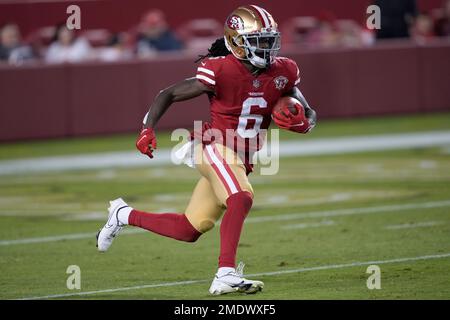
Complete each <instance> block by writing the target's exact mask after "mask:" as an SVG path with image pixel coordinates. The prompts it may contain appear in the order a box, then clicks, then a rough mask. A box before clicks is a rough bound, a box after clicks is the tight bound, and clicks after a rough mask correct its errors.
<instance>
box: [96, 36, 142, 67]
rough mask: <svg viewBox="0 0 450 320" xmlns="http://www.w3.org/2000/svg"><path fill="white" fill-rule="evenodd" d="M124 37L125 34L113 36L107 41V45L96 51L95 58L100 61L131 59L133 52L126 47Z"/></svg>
mask: <svg viewBox="0 0 450 320" xmlns="http://www.w3.org/2000/svg"><path fill="white" fill-rule="evenodd" d="M126 37H127V35H126V34H125V33H116V34H113V35H112V36H111V37H110V39H109V40H108V45H107V46H106V47H102V48H99V49H98V50H97V58H98V59H99V60H102V61H119V60H126V59H131V58H132V57H133V52H132V51H131V50H130V49H129V48H127V46H126V40H125V38H126Z"/></svg>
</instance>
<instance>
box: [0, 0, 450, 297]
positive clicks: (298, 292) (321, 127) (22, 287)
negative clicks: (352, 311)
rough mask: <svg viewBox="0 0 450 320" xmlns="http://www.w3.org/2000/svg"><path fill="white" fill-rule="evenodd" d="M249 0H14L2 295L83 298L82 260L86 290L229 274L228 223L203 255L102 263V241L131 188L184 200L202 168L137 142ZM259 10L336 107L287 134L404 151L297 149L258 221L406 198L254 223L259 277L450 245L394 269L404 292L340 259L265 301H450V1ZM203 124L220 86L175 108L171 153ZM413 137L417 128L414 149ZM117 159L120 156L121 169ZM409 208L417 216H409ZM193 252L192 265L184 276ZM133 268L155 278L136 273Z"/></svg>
mask: <svg viewBox="0 0 450 320" xmlns="http://www.w3.org/2000/svg"><path fill="white" fill-rule="evenodd" d="M374 3H375V4H377V5H379V6H380V7H381V13H382V17H381V23H382V25H381V27H382V29H381V30H379V31H376V30H368V29H367V28H366V19H367V17H368V14H367V13H366V9H367V7H368V6H369V5H371V4H374ZM69 4H76V5H78V6H79V7H80V9H81V29H80V30H76V31H75V32H72V31H68V30H66V29H65V28H64V26H62V25H63V24H64V23H65V21H66V19H67V17H68V16H69V14H67V13H66V8H67V7H68V5H69ZM242 4H247V3H244V2H243V1H236V0H231V1H220V2H211V1H206V0H197V1H182V2H179V1H176V2H174V1H163V0H153V1H146V0H133V1H125V0H104V1H94V0H92V1H90V0H86V1H58V0H54V1H39V0H36V1H34V0H33V1H26V0H0V28H1V29H0V143H1V144H0V175H1V179H0V221H2V222H1V224H0V252H1V255H0V271H2V272H0V274H1V275H0V298H23V297H34V296H38V297H39V296H47V295H52V294H63V295H64V294H69V297H73V296H71V291H70V290H68V289H67V288H66V287H65V279H66V276H67V275H66V274H65V268H66V267H67V265H69V264H79V265H80V266H81V267H82V270H84V273H83V279H84V280H83V283H84V285H83V288H82V289H83V291H88V290H93V291H95V290H102V289H108V288H117V287H122V288H126V287H130V286H131V287H132V286H139V285H142V284H144V285H145V284H148V283H150V284H154V283H156V284H158V283H159V284H160V283H170V282H171V281H183V280H191V279H204V278H205V276H204V274H205V268H207V270H208V272H209V273H210V274H211V275H212V274H213V272H214V267H215V261H216V252H215V251H212V250H211V248H213V247H214V248H216V247H217V241H218V239H217V231H218V228H215V230H214V231H213V232H211V234H208V235H207V236H206V237H205V240H204V242H202V243H200V244H196V246H197V248H196V249H195V250H194V249H190V248H187V247H186V245H185V244H178V243H173V242H170V241H169V240H166V239H159V238H158V237H156V236H155V237H153V235H150V236H149V235H148V234H145V235H142V234H133V235H130V236H127V237H124V239H120V240H121V241H118V243H117V246H116V247H115V248H113V252H112V255H109V256H108V255H105V256H101V257H98V255H96V252H95V248H94V239H93V238H92V236H93V235H95V230H96V229H97V228H98V227H99V225H100V224H101V221H103V219H104V216H105V214H106V213H105V212H106V204H107V201H108V200H110V199H112V198H114V197H116V196H124V198H125V199H127V200H129V201H131V202H132V203H133V205H136V206H137V207H140V208H143V209H149V210H150V209H156V210H159V211H164V210H165V209H167V208H171V209H174V210H184V205H185V204H186V203H187V201H188V199H189V194H190V192H191V189H192V187H193V185H194V183H195V180H196V179H197V176H196V173H195V172H194V171H190V170H189V169H187V168H182V167H174V166H173V165H171V166H170V167H167V166H166V165H167V164H169V163H168V162H167V157H164V156H162V155H163V152H162V151H161V152H160V154H159V155H160V156H161V158H162V159H163V160H161V161H160V162H158V160H157V159H158V153H156V158H155V161H156V165H155V164H154V163H150V162H149V161H147V160H146V159H144V158H143V156H142V157H141V156H140V155H138V154H137V151H135V150H134V140H135V137H136V135H137V132H138V130H139V129H140V127H141V120H142V117H143V115H144V114H145V112H146V111H147V109H148V106H149V104H150V102H151V101H152V100H153V98H154V96H155V95H156V94H157V92H158V91H159V90H161V89H162V88H164V87H166V86H168V85H170V84H172V83H173V82H176V81H179V80H181V79H184V78H187V77H191V76H193V75H195V70H196V64H195V63H194V61H195V60H196V59H197V57H198V55H199V54H202V53H205V52H206V50H207V48H208V47H209V46H210V44H211V43H212V42H213V41H214V40H215V39H216V38H218V37H221V36H222V32H223V28H222V26H223V22H224V20H225V18H226V16H227V15H228V14H229V13H230V12H231V11H232V10H233V9H234V8H235V7H237V6H239V5H242ZM255 4H258V5H260V6H262V7H264V8H265V9H267V10H268V11H269V12H271V13H272V15H273V16H274V17H275V19H276V20H277V21H278V23H279V27H280V30H281V32H282V51H281V53H280V55H286V56H288V57H291V58H293V59H294V60H296V61H297V63H298V65H299V67H300V72H301V77H302V81H301V83H300V88H301V90H302V92H303V93H304V94H305V96H306V97H307V99H308V101H309V102H310V103H311V105H312V106H313V107H314V108H315V109H316V110H317V112H318V115H319V124H318V126H317V127H316V128H315V130H314V132H313V133H311V134H310V135H308V136H307V137H301V138H299V137H298V136H295V135H292V134H289V133H286V132H282V133H281V138H282V140H283V141H291V140H293V139H298V140H299V144H298V145H299V148H302V147H301V146H302V143H303V142H304V143H312V145H311V146H312V148H314V147H315V146H317V145H314V143H315V142H317V141H319V142H320V143H328V147H329V146H330V145H333V144H335V143H336V140H333V139H336V138H349V139H354V138H367V137H368V136H374V137H381V136H380V135H383V136H382V138H383V139H384V140H380V141H382V142H381V143H386V145H389V143H388V142H389V141H390V142H392V145H391V147H388V146H387V147H386V148H385V149H389V150H383V147H380V148H379V150H378V151H373V150H372V151H370V147H369V149H367V148H366V149H364V148H362V147H361V148H360V151H361V152H360V153H358V154H357V155H356V154H353V153H346V151H345V150H347V151H348V149H345V148H344V147H343V148H344V149H343V150H342V152H339V150H338V151H336V150H335V151H334V152H330V153H329V154H326V153H327V152H326V151H325V152H324V155H320V152H316V153H314V152H312V153H310V154H308V153H307V152H306V153H305V154H303V155H301V154H297V155H293V156H292V155H291V157H289V158H282V161H281V169H280V175H279V176H277V177H269V178H265V177H259V176H258V177H256V176H255V177H252V179H253V180H252V181H253V183H254V184H255V189H256V196H257V201H259V203H260V204H259V206H257V207H256V208H255V210H254V211H255V212H254V213H253V215H254V217H255V218H258V217H259V216H261V217H264V216H269V220H268V221H272V220H270V219H272V218H270V217H272V216H273V215H276V214H281V215H283V214H288V213H292V212H296V213H300V214H304V216H302V217H303V218H305V219H312V218H313V217H327V215H326V214H325V215H324V214H320V212H329V210H347V209H349V208H366V207H374V208H381V207H382V206H385V205H390V206H393V207H392V208H391V210H389V208H385V209H380V210H381V211H380V212H382V213H380V214H379V215H376V216H374V217H372V216H370V217H369V216H364V218H360V217H359V216H357V217H353V216H350V217H347V216H346V215H345V214H343V215H345V217H343V218H339V219H341V220H340V221H339V222H337V223H336V221H331V222H330V220H320V221H309V220H308V221H306V222H305V223H304V224H303V225H301V226H298V228H294V230H296V231H286V230H288V229H286V226H282V225H281V226H279V228H278V225H277V224H279V223H280V222H274V223H273V224H271V226H272V227H271V226H269V225H266V224H264V223H261V224H260V223H255V224H253V223H251V224H249V226H248V229H247V232H248V233H246V235H244V238H243V243H244V244H243V245H242V248H240V254H241V255H243V256H244V257H243V258H244V259H247V261H246V262H247V265H248V266H249V268H250V269H251V272H253V273H258V272H259V273H264V272H269V271H273V270H289V269H295V268H297V269H298V268H303V267H310V266H320V265H334V264H336V263H344V264H345V263H348V262H349V261H350V262H352V261H370V260H376V259H381V260H383V259H384V260H389V259H396V258H402V257H413V258H414V257H423V256H425V255H433V254H435V255H436V254H437V255H443V259H442V260H440V259H438V258H439V257H440V256H439V257H438V258H436V259H435V258H430V259H432V261H433V262H432V264H430V263H431V262H428V260H426V259H424V260H423V261H422V262H418V263H417V264H414V266H411V265H410V264H409V263H408V262H403V263H401V262H400V264H399V266H397V267H386V269H383V270H387V272H388V275H389V276H388V277H387V278H386V279H387V280H386V283H387V286H386V287H387V288H389V289H390V290H384V291H383V290H381V291H379V292H375V291H368V290H367V288H365V284H364V283H365V277H366V275H365V274H364V270H365V269H364V270H363V271H362V272H361V270H359V271H358V272H359V273H357V276H355V275H354V274H352V273H351V272H350V271H333V270H330V271H329V273H326V274H325V276H322V274H320V273H317V274H314V275H311V277H309V276H306V275H305V276H304V277H303V278H302V286H301V287H299V286H295V283H297V282H298V279H296V278H295V276H294V274H295V272H294V273H293V274H292V275H290V276H289V275H284V276H283V275H281V276H280V278H283V277H284V280H286V281H285V282H284V284H283V286H282V287H279V286H280V284H279V282H277V281H276V279H274V278H271V277H269V276H268V277H267V278H265V279H264V281H266V283H267V284H268V285H269V288H270V287H272V289H271V290H272V291H268V292H267V295H266V296H263V298H282V299H283V298H288V299H289V298H290V299H292V298H294V299H297V298H445V299H448V298H450V282H449V280H448V277H447V278H444V277H443V276H444V275H446V274H447V275H448V267H449V259H448V253H449V252H450V247H449V243H450V241H449V240H450V237H449V234H450V233H449V231H450V229H449V228H450V219H449V211H448V206H449V203H448V200H449V199H450V188H449V186H450V151H449V150H450V139H449V136H450V90H449V84H450V59H449V57H450V41H449V40H450V1H442V0H417V1H414V0H395V1H383V0H377V1H372V0H351V1H334V0H316V1H308V0H297V1H290V0H278V1H259V2H258V3H255ZM199 119H208V107H207V98H206V97H200V98H196V99H194V100H191V101H187V102H183V103H177V104H175V105H174V106H173V107H172V108H171V109H170V110H169V111H168V112H167V114H166V115H165V116H164V117H163V119H162V120H161V122H160V123H159V125H158V128H157V129H158V130H159V131H158V132H159V140H158V143H159V146H160V148H161V149H163V150H164V151H167V150H169V149H168V148H170V147H172V146H173V145H174V142H171V141H170V137H169V133H170V130H172V129H175V128H180V127H182V128H188V129H190V128H191V127H192V124H193V121H194V120H199ZM397 134H401V139H407V140H408V136H410V137H411V138H410V139H409V140H408V141H409V142H408V143H403V144H402V143H397V142H396V141H397V140H395V139H397V138H399V136H396V135H397ZM413 140H415V141H416V142H414V141H413ZM425 140H426V141H425ZM362 141H363V142H362V143H363V144H364V143H366V144H367V145H370V143H372V142H371V140H370V139H369V140H362ZM364 141H365V142H364ZM383 141H384V142H383ZM402 141H403V140H402ZM411 141H412V142H411ZM347 142H348V143H350V144H352V143H356V142H357V141H356V140H348V141H347ZM358 143H361V141H359V142H358ZM396 143H397V144H396ZM318 146H319V147H318V148H320V146H322V145H318ZM336 146H338V147H339V146H341V145H340V144H336ZM396 146H397V147H398V148H396ZM396 149H398V150H396ZM88 154H91V157H87V156H86V155H88ZM110 156H111V157H115V159H116V160H117V159H119V160H117V161H113V162H108V159H109V158H110ZM124 158H125V159H132V160H130V161H128V162H127V161H125V162H124V163H123V162H121V159H124ZM133 159H134V160H133ZM135 160H136V161H135ZM133 161H135V162H133ZM86 163H87V165H86V166H83V165H84V164H86ZM147 166H149V167H147ZM150 166H151V167H150ZM69 169H71V170H69ZM174 175H175V176H174ZM264 179H267V180H264ZM264 181H265V182H264ZM303 182H305V183H303ZM446 201H447V202H446ZM398 205H406V207H396V206H398ZM414 205H417V206H414ZM408 206H410V207H408ZM383 208H384V207H383ZM408 208H409V209H411V212H409V213H410V214H408V215H405V216H401V215H396V214H395V213H397V212H398V211H401V212H404V211H405V210H406V211H407V210H409V209H408ZM418 208H419V210H418V211H417V209H418ZM397 209H398V210H397ZM422 209H423V210H422ZM425 209H426V210H425ZM376 210H378V209H375V211H376ZM356 211H358V210H356ZM360 211H362V212H364V210H360ZM311 212H313V213H314V212H316V213H317V212H319V214H317V215H315V214H312V215H311V214H310V213H311ZM308 214H309V215H308ZM333 215H334V214H331V215H330V216H333ZM337 215H339V214H337ZM349 215H352V214H349ZM402 217H404V218H402ZM303 218H302V219H303ZM288 219H289V218H288ZM273 221H277V220H276V219H275V220H273ZM308 223H309V224H308ZM273 225H276V228H278V229H276V230H274V229H273V228H274V227H273ZM311 225H312V228H311V229H310V228H309V227H308V226H311ZM336 225H337V226H336ZM386 225H388V226H390V228H387V227H386ZM280 228H281V229H280ZM280 230H283V231H282V232H280ZM330 230H331V231H330ZM392 230H395V231H394V232H393V231H392ZM275 231H277V232H275ZM289 232H291V233H289ZM280 233H281V234H280ZM148 237H151V238H152V240H151V241H149V240H148V239H144V238H148ZM330 237H331V238H333V240H332V241H331V242H333V243H330ZM269 238H270V239H272V242H271V243H270V244H266V246H265V249H264V251H265V252H274V257H269V258H268V257H267V256H266V255H267V254H266V253H264V254H263V253H261V250H260V249H258V247H257V246H253V244H254V243H259V244H261V243H265V240H267V239H269ZM146 241H147V242H146ZM305 243H307V244H308V245H307V246H304V244H305ZM213 244H214V245H213ZM288 244H291V245H288ZM155 246H156V248H155ZM130 248H132V249H130ZM299 248H301V249H299ZM114 250H116V251H115V252H114ZM124 252H127V255H126V258H124ZM167 252H170V253H171V254H169V255H168V256H167ZM275 252H276V253H275ZM114 253H116V255H114ZM119 253H122V255H119ZM179 256H182V257H183V259H185V260H184V261H188V262H189V266H186V267H185V268H184V269H183V270H181V271H180V270H179V268H177V265H178V264H179V261H178V260H177V257H179ZM155 257H156V258H155ZM433 257H434V256H433ZM441 258H442V257H441ZM267 259H271V260H270V263H268V264H267V263H266V262H267ZM418 260H422V259H418ZM129 261H133V262H132V263H131V264H130V262H129ZM408 261H409V260H408ZM439 261H440V262H439ZM124 262H127V263H124ZM397 262H398V261H397ZM205 265H207V267H205ZM111 266H115V268H111ZM145 266H152V267H151V268H152V270H151V271H150V270H149V269H146V267H145ZM178 267H179V266H178ZM105 269H109V270H110V271H109V272H110V273H107V274H106V275H105V274H104V273H103V272H102V270H103V271H104V270H105ZM112 269H114V270H112ZM331 269H332V268H331ZM131 270H139V271H138V273H139V275H138V276H136V275H134V276H131V277H128V278H126V279H124V278H121V277H119V275H121V274H122V275H123V274H126V273H127V272H130V271H131ZM155 270H158V271H155ZM411 270H412V271H411ZM445 270H446V271H445ZM116 272H117V273H116ZM339 272H341V273H339ZM411 274H412V275H411ZM289 277H291V278H289ZM278 279H279V278H278ZM342 279H346V280H342ZM361 279H362V280H361ZM411 279H412V280H411ZM396 281H397V282H396ZM337 282H338V283H339V285H340V286H341V287H339V288H341V289H339V288H337V287H336V285H335V284H336V283H337ZM360 282H361V283H362V287H361V285H360V284H359V283H360ZM206 286H207V285H206V284H205V283H202V282H201V281H200V282H199V283H198V284H197V283H194V284H193V285H192V287H194V288H195V290H194V293H192V292H188V291H187V289H186V288H184V287H183V288H177V287H171V288H166V286H164V285H162V286H161V289H158V286H156V289H151V288H147V289H145V288H144V289H142V288H139V289H140V290H138V291H139V293H140V294H142V295H138V294H137V293H136V294H135V293H134V292H135V291H133V290H129V291H126V292H127V293H123V294H122V291H121V290H119V291H118V292H117V293H106V292H104V293H102V292H99V294H97V295H95V294H94V295H91V297H92V298H159V299H164V298H191V299H196V298H199V299H201V298H206V297H207V296H206V294H205V292H206V289H205V287H206ZM330 286H331V287H332V288H334V289H330ZM343 287H347V289H342V288H343ZM58 297H59V298H64V296H56V298H58ZM80 297H83V296H80Z"/></svg>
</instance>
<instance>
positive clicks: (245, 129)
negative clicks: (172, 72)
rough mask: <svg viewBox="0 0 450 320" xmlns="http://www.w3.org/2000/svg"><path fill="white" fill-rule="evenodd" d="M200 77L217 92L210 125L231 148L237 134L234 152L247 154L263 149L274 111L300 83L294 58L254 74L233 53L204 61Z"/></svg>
mask: <svg viewBox="0 0 450 320" xmlns="http://www.w3.org/2000/svg"><path fill="white" fill-rule="evenodd" d="M196 78H197V79H198V80H199V81H201V82H202V83H204V84H205V85H207V86H209V87H211V88H213V89H214V92H215V94H214V95H211V96H210V104H211V106H210V113H211V123H210V126H211V127H212V128H213V129H218V130H220V132H222V134H223V137H224V139H225V140H226V143H227V145H228V146H229V145H230V144H229V142H230V141H229V140H230V138H229V137H230V134H233V135H234V139H233V140H234V146H233V147H234V148H233V149H234V150H235V151H238V152H239V153H242V152H245V153H246V154H247V153H249V152H252V151H256V150H259V149H260V148H261V147H262V145H261V143H259V140H258V138H259V135H260V133H261V131H262V130H264V129H267V128H268V127H269V125H270V122H271V114H272V108H273V107H274V105H275V103H276V102H277V100H278V99H279V98H280V97H281V96H283V95H285V94H286V93H287V92H289V91H290V90H292V88H293V87H294V86H295V85H297V84H298V83H299V82H300V77H299V70H298V67H297V64H296V63H295V62H294V61H293V60H291V59H288V58H283V57H277V58H276V59H275V61H274V63H272V64H271V66H270V68H268V69H267V70H266V71H264V72H262V73H259V74H257V75H254V74H252V73H251V72H250V71H249V70H248V69H247V68H246V67H245V66H244V65H243V64H242V62H241V61H239V60H238V59H237V58H235V57H234V56H233V55H232V54H229V55H227V56H223V57H214V58H208V59H204V60H203V61H201V63H200V64H199V66H198V69H197V75H196ZM227 130H228V132H227ZM254 141H256V144H255V143H252V142H254ZM244 162H247V161H244Z"/></svg>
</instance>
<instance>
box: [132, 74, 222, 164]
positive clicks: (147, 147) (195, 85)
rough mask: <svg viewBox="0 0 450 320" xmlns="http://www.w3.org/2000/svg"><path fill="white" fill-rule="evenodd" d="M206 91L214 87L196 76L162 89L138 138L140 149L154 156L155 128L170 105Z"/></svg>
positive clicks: (212, 90) (212, 91)
mask: <svg viewBox="0 0 450 320" xmlns="http://www.w3.org/2000/svg"><path fill="white" fill-rule="evenodd" d="M204 93H214V89H213V88H211V87H209V86H207V85H205V84H203V83H202V82H201V81H199V80H198V79H196V78H189V79H186V80H183V81H181V82H179V83H176V84H174V85H172V86H170V87H168V88H166V89H164V90H161V91H160V92H159V93H158V95H157V96H156V98H155V100H154V101H153V103H152V104H151V105H150V108H149V111H148V113H147V114H146V116H145V118H144V121H143V124H144V126H143V128H142V131H141V133H140V134H139V136H138V138H137V140H136V147H137V148H138V150H139V151H140V152H141V153H143V154H146V155H148V156H149V157H150V158H153V155H152V152H153V150H154V149H156V137H155V133H154V130H153V128H154V127H155V125H156V124H157V123H158V121H159V119H160V118H161V117H162V115H163V114H164V113H165V112H166V111H167V109H169V107H170V106H171V105H172V104H173V103H174V102H178V101H184V100H189V99H192V98H195V97H198V96H200V95H201V94H204Z"/></svg>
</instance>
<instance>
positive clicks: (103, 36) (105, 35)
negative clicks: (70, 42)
mask: <svg viewBox="0 0 450 320" xmlns="http://www.w3.org/2000/svg"><path fill="white" fill-rule="evenodd" d="M81 36H82V37H84V38H86V40H88V41H89V43H90V44H91V46H93V47H103V46H106V45H107V44H108V40H109V39H110V37H111V32H110V31H108V30H107V29H90V30H86V31H83V32H82V33H81Z"/></svg>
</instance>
